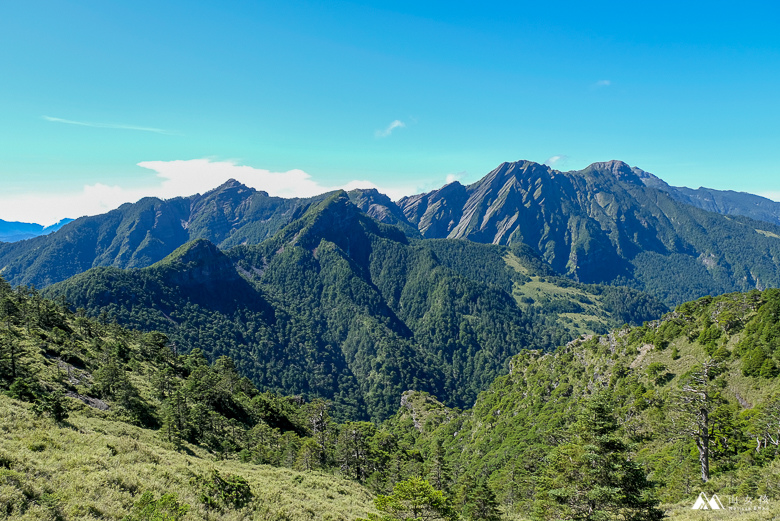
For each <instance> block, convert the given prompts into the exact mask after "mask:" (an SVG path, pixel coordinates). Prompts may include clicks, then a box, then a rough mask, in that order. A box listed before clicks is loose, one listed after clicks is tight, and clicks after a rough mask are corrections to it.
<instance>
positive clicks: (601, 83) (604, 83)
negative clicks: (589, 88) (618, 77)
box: [593, 80, 612, 89]
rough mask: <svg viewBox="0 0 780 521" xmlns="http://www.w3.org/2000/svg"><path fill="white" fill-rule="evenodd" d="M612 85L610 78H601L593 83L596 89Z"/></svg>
mask: <svg viewBox="0 0 780 521" xmlns="http://www.w3.org/2000/svg"><path fill="white" fill-rule="evenodd" d="M610 85H612V82H611V81H610V80H599V81H597V82H596V83H594V84H593V87H594V88H596V89H600V88H603V87H609V86H610Z"/></svg>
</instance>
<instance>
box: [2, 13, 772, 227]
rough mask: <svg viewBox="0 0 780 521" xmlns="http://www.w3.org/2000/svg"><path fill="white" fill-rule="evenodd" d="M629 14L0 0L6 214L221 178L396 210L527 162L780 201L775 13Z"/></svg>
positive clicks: (30, 213) (169, 191)
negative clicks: (381, 202)
mask: <svg viewBox="0 0 780 521" xmlns="http://www.w3.org/2000/svg"><path fill="white" fill-rule="evenodd" d="M280 4H281V5H280ZM634 4H637V3H635V2H549V1H548V2H506V3H504V2H469V3H466V2H461V3H458V2H419V1H417V2H406V1H394V2H390V1H387V2H382V1H376V2H340V1H328V2H302V1H297V0H287V1H285V2H275V3H271V2H265V1H233V2H222V3H218V2H199V1H193V0H190V1H187V2H178V1H160V0H158V1H154V2H152V1H145V0H136V1H118V0H114V1H106V0H95V1H84V0H77V1H76V0H74V1H37V0H26V1H18V0H7V1H5V2H3V3H2V4H0V71H3V72H2V79H1V80H0V176H1V177H0V179H2V182H3V190H2V194H0V219H5V220H24V221H36V222H41V223H44V224H46V223H49V222H53V221H56V220H57V219H59V218H61V217H77V216H79V215H83V214H90V213H97V212H100V211H106V210H108V209H110V208H113V207H115V206H118V204H120V203H122V202H125V201H134V200H137V199H138V198H140V197H141V196H144V195H157V196H161V197H172V196H175V195H189V194H191V193H195V192H202V191H205V190H208V189H209V188H212V187H214V186H216V185H218V184H220V183H221V182H223V181H224V180H225V179H226V178H227V177H236V178H238V179H240V180H242V181H244V182H247V183H249V184H253V185H255V186H256V187H257V188H260V189H266V190H267V191H269V192H271V193H276V194H279V195H297V194H300V195H310V194H312V193H316V192H318V191H324V190H327V189H331V188H335V187H342V186H347V187H354V186H376V187H379V188H380V189H382V190H384V191H386V192H388V193H389V194H390V195H391V196H393V197H398V196H400V195H403V194H410V193H414V192H418V191H423V190H430V189H433V188H437V187H439V186H441V185H442V184H444V183H445V182H446V181H450V180H453V179H459V180H460V181H461V182H464V183H469V182H473V181H476V180H477V179H479V178H480V177H482V176H483V175H484V174H486V173H487V172H488V171H490V170H491V169H493V168H494V167H496V166H497V165H498V164H499V163H501V162H503V161H514V160H518V159H530V160H533V161H538V162H540V163H542V162H546V161H549V162H550V163H552V164H553V165H552V166H553V167H554V168H557V169H561V170H573V169H580V168H583V167H585V166H587V165H588V164H590V163H592V162H595V161H606V160H610V159H622V160H624V161H626V162H627V163H629V164H631V165H634V166H639V167H640V168H643V169H644V170H647V171H649V172H652V173H654V174H656V175H658V176H659V177H661V178H663V179H665V180H666V181H667V182H669V183H670V184H673V185H682V186H690V187H694V188H696V187H698V186H708V187H712V188H718V189H734V190H742V191H748V192H752V193H760V194H763V195H767V196H771V197H773V198H775V199H780V167H778V166H777V165H778V162H777V159H776V157H775V156H776V152H777V151H778V150H780V128H779V127H780V125H779V124H778V122H780V95H778V93H780V8H778V7H776V6H775V5H774V3H771V2H756V3H753V2H740V3H738V4H736V3H733V2H728V3H726V2H712V1H711V2H706V3H705V2H686V3H685V5H683V6H681V5H678V4H677V3H671V2H669V3H665V2H652V3H649V2H647V3H643V4H646V5H639V6H637V5H634ZM551 158H558V159H557V160H555V159H551Z"/></svg>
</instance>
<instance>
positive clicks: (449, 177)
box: [444, 172, 466, 185]
mask: <svg viewBox="0 0 780 521" xmlns="http://www.w3.org/2000/svg"><path fill="white" fill-rule="evenodd" d="M465 175H466V172H456V173H454V174H447V176H446V177H445V178H444V184H447V185H448V184H450V183H454V182H455V181H460V180H461V179H463V176H465Z"/></svg>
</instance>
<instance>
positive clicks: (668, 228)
mask: <svg viewBox="0 0 780 521" xmlns="http://www.w3.org/2000/svg"><path fill="white" fill-rule="evenodd" d="M680 193H681V192H675V193H673V189H672V187H669V186H668V185H666V183H664V182H663V181H662V180H660V179H659V178H657V177H655V176H654V175H652V174H650V173H648V172H645V171H643V170H641V169H639V168H635V167H631V166H629V165H627V164H626V163H624V162H622V161H608V162H602V163H594V164H592V165H590V166H588V167H587V168H585V169H583V170H579V171H571V172H560V171H557V170H553V169H551V168H549V167H548V166H545V165H540V164H537V163H533V162H530V161H517V162H514V163H503V164H501V165H499V167H498V168H496V169H495V170H493V171H492V172H490V173H489V174H488V175H486V176H485V177H484V178H482V179H481V180H479V181H477V182H476V183H474V184H471V185H469V186H463V185H461V184H459V183H452V184H450V185H447V186H445V187H443V188H442V189H440V190H435V191H432V192H429V193H427V194H420V195H415V196H412V197H405V198H403V199H401V200H399V201H398V206H399V207H400V208H401V209H402V210H403V212H404V215H405V216H406V218H407V219H408V220H409V222H411V223H413V224H415V225H416V226H417V227H418V229H419V230H420V232H421V233H422V235H423V236H424V237H428V238H445V237H446V238H451V239H469V240H472V241H476V242H482V243H494V244H516V243H521V242H522V243H525V244H527V245H529V246H531V247H532V248H533V249H534V250H536V251H537V252H538V253H539V254H540V255H541V256H542V257H543V258H544V260H546V261H547V262H549V263H550V264H551V265H552V266H553V268H555V269H556V270H557V271H558V272H559V273H565V274H567V275H569V276H571V277H573V278H574V279H576V280H580V281H583V282H613V281H616V280H622V281H631V280H635V281H636V280H637V279H639V281H642V282H640V286H639V287H641V284H643V283H644V282H643V281H644V280H648V279H654V280H662V279H664V278H668V279H669V281H668V284H669V286H670V287H669V291H670V292H672V291H673V288H672V287H671V286H672V285H674V284H678V285H679V282H685V281H678V282H677V283H672V282H671V277H670V275H669V274H666V275H664V274H662V273H661V271H663V270H662V269H661V267H662V265H664V264H666V265H669V266H671V265H675V264H677V266H678V268H682V270H681V271H680V272H684V271H689V270H697V269H700V268H705V269H706V270H707V271H708V273H707V274H705V273H704V272H702V274H700V275H701V278H702V279H706V278H710V279H712V280H711V281H710V282H706V281H705V282H702V284H703V285H708V286H710V287H712V288H716V287H717V290H716V292H722V291H733V290H746V289H750V288H753V287H761V286H763V285H765V280H766V279H767V277H769V278H773V280H774V279H777V278H778V277H777V276H776V274H777V271H778V268H780V267H778V266H777V265H776V264H777V263H776V262H774V261H771V262H770V261H767V258H768V257H767V256H768V255H769V256H772V255H774V253H772V254H770V253H769V252H770V251H774V250H775V249H777V248H776V247H777V246H778V245H777V244H775V243H773V242H772V241H769V240H762V239H760V238H758V237H757V232H756V229H759V230H762V231H760V232H759V233H762V234H763V235H765V236H766V238H768V239H771V238H772V235H770V234H773V233H775V232H774V231H771V230H764V229H763V228H760V227H759V226H758V225H755V226H753V225H747V224H737V223H735V222H734V221H733V220H732V221H729V220H728V219H726V218H723V217H721V216H717V215H714V214H710V213H703V212H701V211H700V210H699V209H697V208H693V207H692V206H690V205H689V204H682V203H681V202H680V199H681V198H682V196H681V195H680ZM696 206H704V205H703V204H698V205H696ZM711 209H716V208H711ZM717 209H718V210H724V209H725V208H724V207H723V205H721V206H720V207H718V208H717ZM762 226H763V224H762ZM767 226H770V225H767ZM772 229H773V230H775V227H772ZM722 234H723V235H722ZM724 235H725V236H728V237H734V236H740V235H742V236H743V238H744V239H745V241H744V243H745V244H747V243H750V244H752V245H753V246H749V247H748V248H749V249H752V248H756V249H755V251H754V254H755V256H754V257H753V254H751V257H753V258H754V259H755V260H756V262H759V263H761V264H762V265H764V268H763V269H762V274H761V275H759V274H758V273H757V272H755V271H752V270H750V269H748V266H747V265H746V264H744V260H740V259H742V255H743V254H742V253H741V252H740V250H741V249H742V248H744V247H746V246H737V245H735V244H734V245H732V244H726V243H725V242H724V241H720V240H718V239H717V238H716V237H722V236H724ZM778 253H780V252H778ZM700 256H703V257H702V258H710V257H713V258H717V259H719V260H718V265H717V266H716V267H714V266H711V265H707V266H706V267H705V266H704V265H703V264H702V263H701V262H700V261H699V260H698V258H699V257H700ZM672 258H673V259H674V260H671V259H672ZM772 258H775V257H772ZM661 259H667V260H661ZM761 259H763V260H761ZM681 263H682V265H684V266H681V265H680V264H681ZM697 266H698V267H699V268H697ZM648 270H650V271H648ZM773 273H774V274H775V275H772V274H773ZM726 280H728V282H726ZM666 283H667V282H662V283H661V284H666ZM664 291H666V290H664ZM690 298H695V295H694V294H693V293H691V294H688V295H685V297H683V298H682V299H683V300H686V299H690ZM668 302H673V301H672V300H669V301H668Z"/></svg>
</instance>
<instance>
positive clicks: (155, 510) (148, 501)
mask: <svg viewBox="0 0 780 521" xmlns="http://www.w3.org/2000/svg"><path fill="white" fill-rule="evenodd" d="M189 509H190V506H189V505H188V504H186V503H179V497H178V496H177V495H176V494H173V493H171V494H164V495H163V496H162V497H160V498H159V499H155V498H154V494H153V493H152V492H150V491H148V490H147V491H146V492H144V493H143V495H142V496H141V497H140V498H139V499H138V501H136V502H135V505H134V506H133V512H132V513H131V514H130V515H129V516H127V517H125V518H124V520H123V521H179V520H180V519H184V516H185V515H186V514H187V512H188V511H189Z"/></svg>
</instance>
